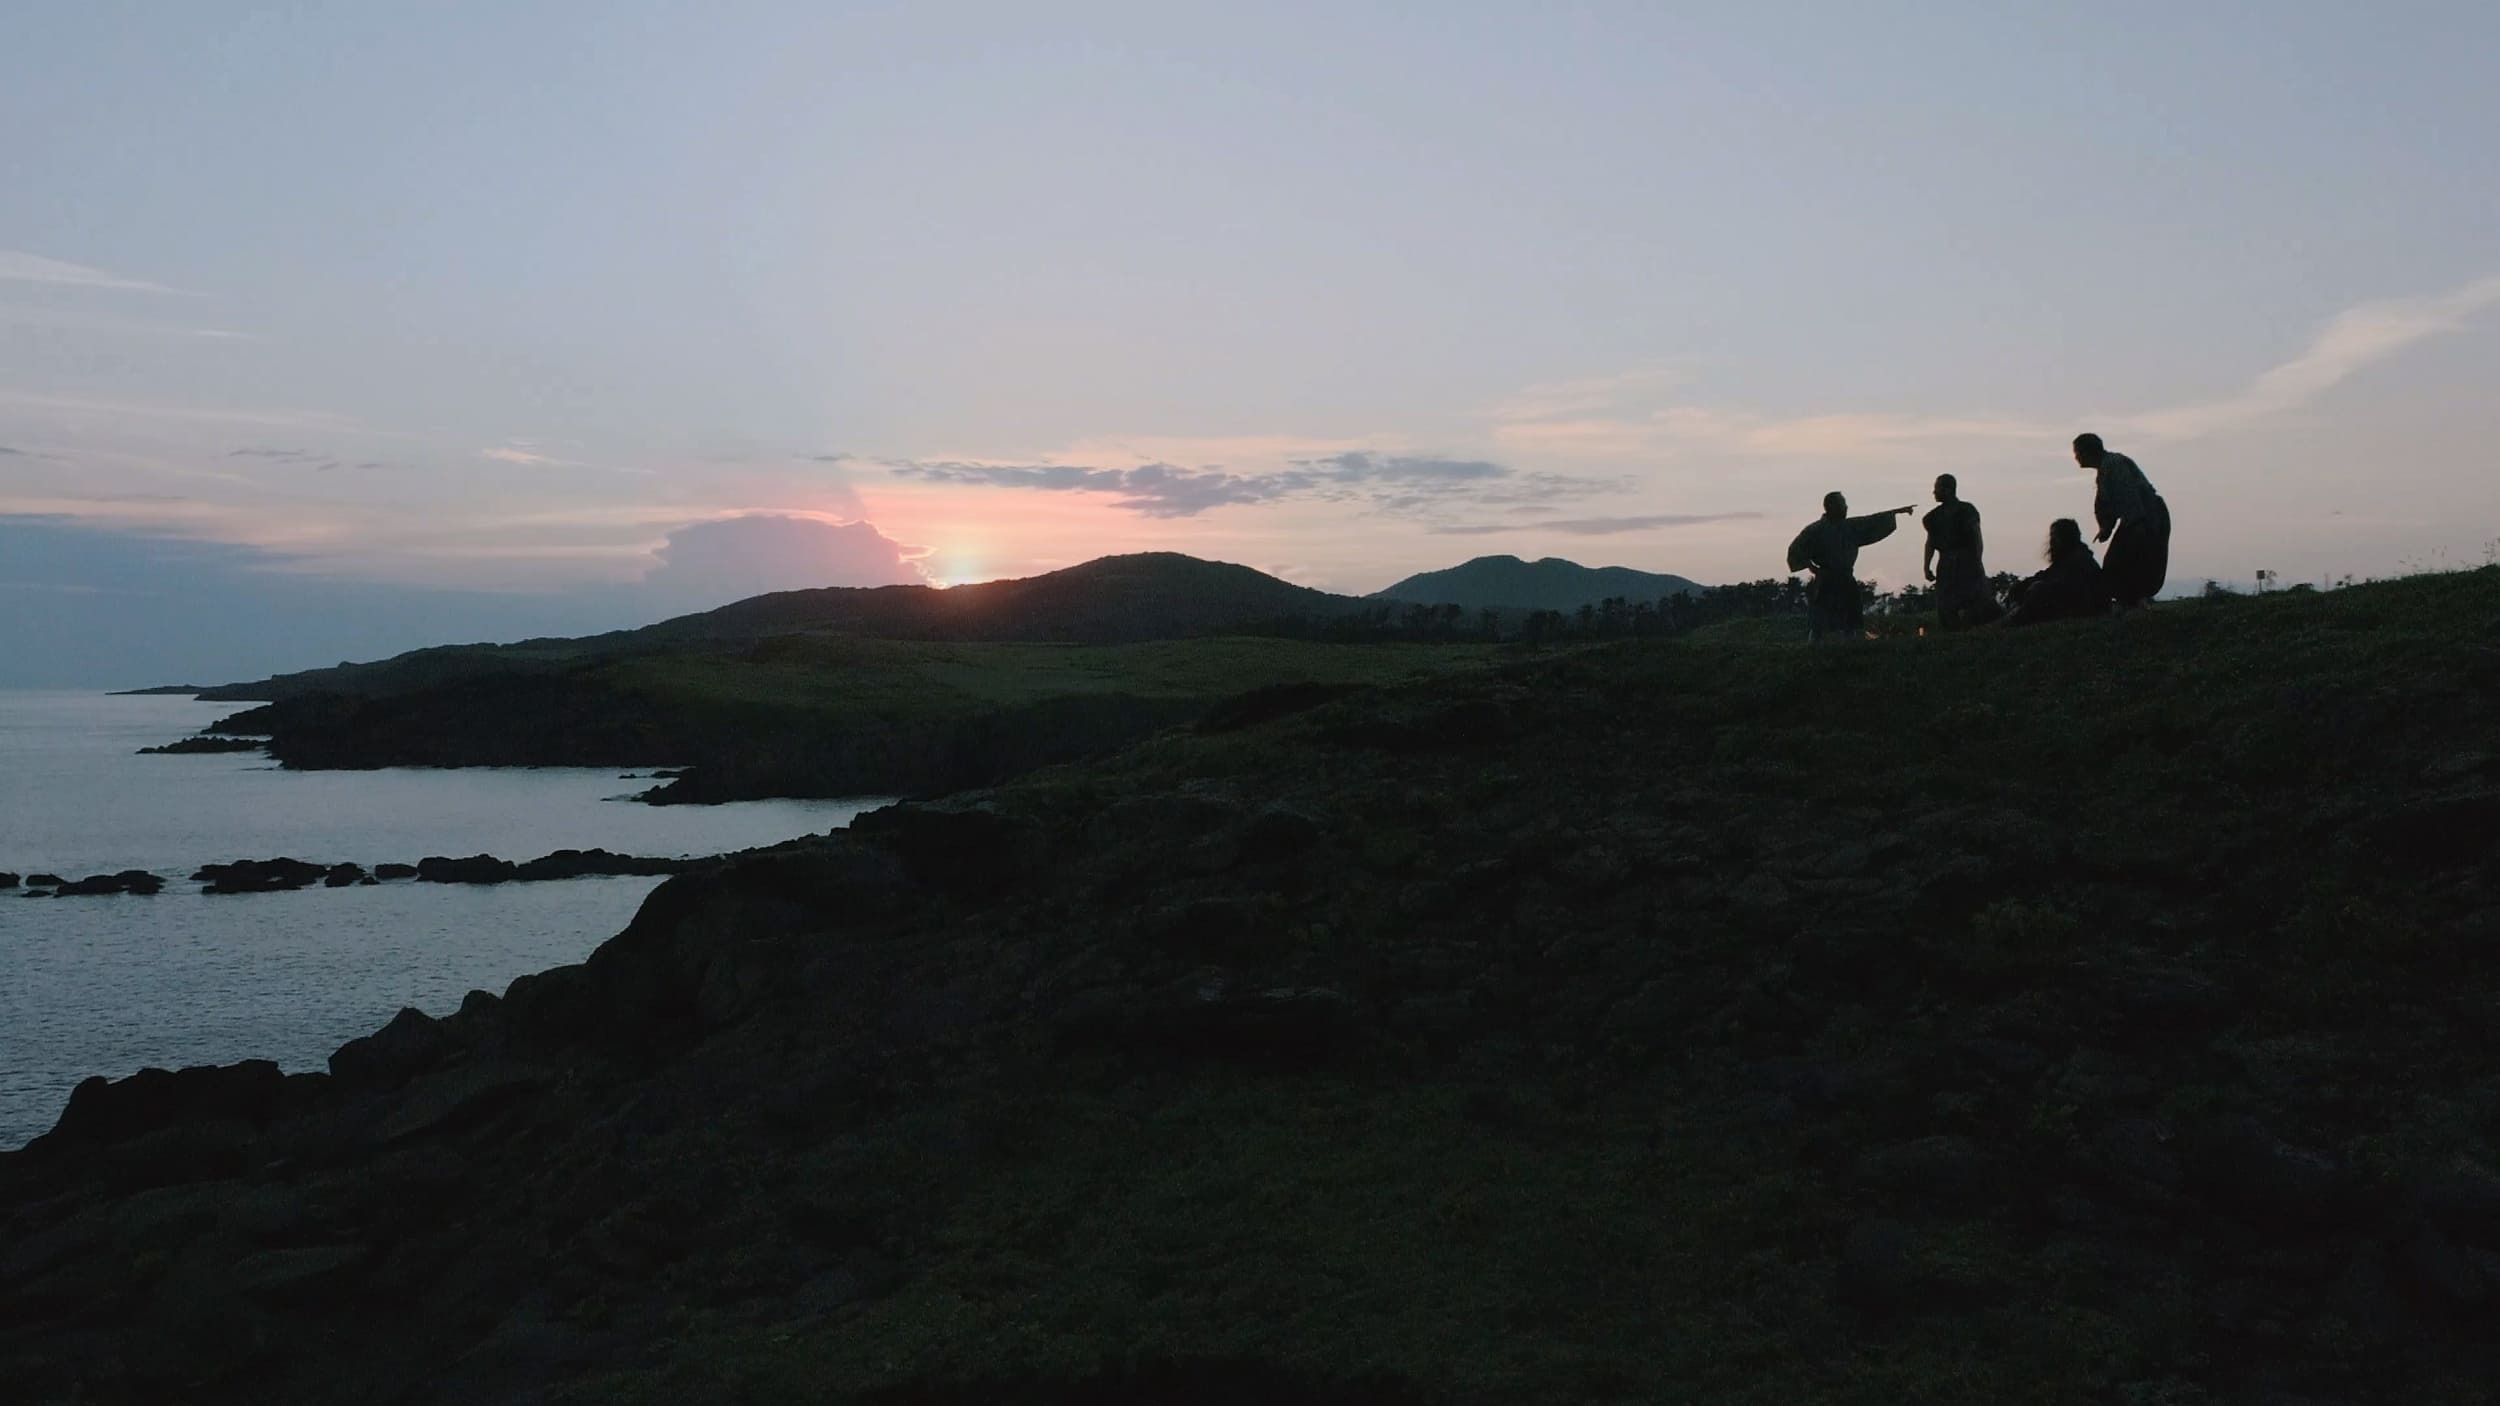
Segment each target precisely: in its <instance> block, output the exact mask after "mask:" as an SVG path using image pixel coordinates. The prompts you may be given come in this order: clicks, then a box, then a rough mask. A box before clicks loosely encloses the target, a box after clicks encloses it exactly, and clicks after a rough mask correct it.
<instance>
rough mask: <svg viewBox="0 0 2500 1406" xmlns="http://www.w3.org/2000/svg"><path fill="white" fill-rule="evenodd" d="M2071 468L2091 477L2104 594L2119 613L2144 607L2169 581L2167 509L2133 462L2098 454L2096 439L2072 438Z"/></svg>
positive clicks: (2110, 453)
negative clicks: (2105, 548) (2103, 552)
mask: <svg viewBox="0 0 2500 1406" xmlns="http://www.w3.org/2000/svg"><path fill="white" fill-rule="evenodd" d="M2075 462H2076V463H2078V464H2081V465H2082V466H2083V467H2085V468H2087V469H2090V470H2091V471H2092V474H2093V477H2094V479H2095V480H2096V483H2097V486H2096V487H2095V488H2094V489H2093V492H2092V517H2093V519H2094V520H2095V521H2097V522H2098V523H2100V525H2101V535H2099V536H2098V537H2095V538H2093V539H2092V540H2093V541H2095V542H2107V543H2109V560H2108V561H2107V562H2105V563H2104V564H2103V565H2102V568H2101V569H2102V570H2103V571H2104V572H2106V573H2107V574H2108V576H2109V593H2110V595H2111V597H2112V598H2114V599H2115V600H2116V601H2117V602H2118V608H2119V609H2120V610H2132V609H2134V608H2135V607H2137V606H2139V605H2144V604H2147V603H2149V602H2150V601H2151V600H2152V599H2153V597H2154V596H2156V595H2159V594H2160V593H2161V587H2162V582H2163V581H2164V580H2165V579H2167V578H2168V577H2169V575H2170V505H2169V504H2168V503H2165V502H2163V501H2162V497H2161V495H2160V494H2159V493H2156V492H2154V491H2153V481H2152V480H2151V479H2148V478H2146V477H2145V476H2144V470H2142V469H2140V468H2137V467H2136V464H2135V460H2133V459H2130V458H2128V457H2127V456H2126V455H2124V454H2121V453H2118V452H2117V451H2116V450H2113V449H2106V448H2103V447H2102V445H2101V437H2100V436H2099V435H2096V434H2079V435H2076V436H2075Z"/></svg>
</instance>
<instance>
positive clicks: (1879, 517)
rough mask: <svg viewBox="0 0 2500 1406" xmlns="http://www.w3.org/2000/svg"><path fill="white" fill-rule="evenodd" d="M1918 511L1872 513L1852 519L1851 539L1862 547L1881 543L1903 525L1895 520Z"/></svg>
mask: <svg viewBox="0 0 2500 1406" xmlns="http://www.w3.org/2000/svg"><path fill="white" fill-rule="evenodd" d="M1916 511H1917V509H1915V508H1895V509H1893V510H1892V511H1891V512H1888V513H1871V514H1869V515H1867V516H1865V517H1853V518H1850V519H1849V520H1848V529H1849V538H1850V540H1851V541H1854V542H1856V543H1857V544H1858V545H1859V546H1861V547H1863V546H1865V545H1867V544H1868V543H1870V542H1881V541H1882V540H1884V539H1885V538H1887V537H1890V536H1891V535H1892V530H1893V529H1894V528H1896V527H1898V526H1900V525H1901V524H1900V523H1899V522H1897V521H1895V519H1897V518H1904V517H1908V516H1909V515H1910V514H1911V513H1913V512H1916Z"/></svg>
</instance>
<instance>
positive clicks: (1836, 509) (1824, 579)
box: [1788, 493, 1918, 640]
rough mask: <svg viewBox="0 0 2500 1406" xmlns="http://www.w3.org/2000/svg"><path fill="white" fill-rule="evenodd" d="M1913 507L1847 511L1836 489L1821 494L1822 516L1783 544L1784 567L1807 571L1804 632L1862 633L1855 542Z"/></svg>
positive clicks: (1878, 536) (1883, 534)
mask: <svg viewBox="0 0 2500 1406" xmlns="http://www.w3.org/2000/svg"><path fill="white" fill-rule="evenodd" d="M1916 511H1918V508H1917V505H1915V504H1913V505H1911V506H1909V507H1906V508H1890V509H1887V510H1885V511H1883V512H1880V513H1871V514H1869V515H1867V516H1865V517H1851V516H1849V500H1848V499H1847V498H1845V497H1843V496H1842V495H1840V494H1838V493H1826V494H1824V495H1823V516H1821V517H1819V518H1817V519H1815V520H1814V521H1813V522H1810V523H1808V524H1806V528H1805V530H1804V531H1803V532H1800V533H1798V534H1797V540H1795V541H1793V542H1791V543H1789V544H1788V569H1789V570H1791V571H1811V572H1813V573H1814V580H1813V582H1812V584H1810V585H1808V586H1807V587H1806V638H1807V639H1809V640H1822V639H1861V638H1863V637H1864V636H1865V634H1866V598H1865V595H1864V593H1862V592H1861V591H1859V589H1858V548H1860V547H1864V546H1869V545H1872V544H1874V543H1876V542H1881V541H1882V540H1884V539H1885V538H1887V537H1890V536H1891V535H1892V530H1893V529H1894V528H1895V527H1898V526H1899V525H1900V524H1899V523H1898V522H1897V521H1896V519H1899V518H1905V517H1908V516H1909V515H1910V514H1912V513H1914V512H1916Z"/></svg>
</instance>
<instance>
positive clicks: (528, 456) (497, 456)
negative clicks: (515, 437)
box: [478, 445, 573, 467]
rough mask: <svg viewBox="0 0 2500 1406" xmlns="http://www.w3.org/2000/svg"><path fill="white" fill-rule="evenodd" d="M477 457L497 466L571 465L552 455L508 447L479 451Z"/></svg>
mask: <svg viewBox="0 0 2500 1406" xmlns="http://www.w3.org/2000/svg"><path fill="white" fill-rule="evenodd" d="M478 457H479V458H481V459H492V460H494V461H495V462H497V463H499V464H561V465H565V466H567V467H570V466H572V464H573V461H572V460H570V459H559V458H557V457H556V456H554V455H553V454H541V453H538V452H537V451H536V450H531V449H515V448H513V447H511V446H510V445H499V446H497V447H495V448H493V449H481V450H479V451H478Z"/></svg>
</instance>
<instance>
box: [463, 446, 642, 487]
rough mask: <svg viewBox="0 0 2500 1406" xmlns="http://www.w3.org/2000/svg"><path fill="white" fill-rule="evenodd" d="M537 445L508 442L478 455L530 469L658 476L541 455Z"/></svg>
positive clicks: (640, 470) (482, 451)
mask: <svg viewBox="0 0 2500 1406" xmlns="http://www.w3.org/2000/svg"><path fill="white" fill-rule="evenodd" d="M536 444H537V441H536V440H528V439H514V440H506V441H505V442H503V443H502V444H499V445H496V446H495V447H494V448H492V449H481V450H479V451H478V452H477V453H478V457H479V458H481V459H492V460H494V461H495V462H496V463H498V464H517V465H519V466H521V467H522V468H528V469H588V470H590V471H592V472H594V473H603V474H624V475H626V476H628V477H631V478H654V477H657V476H658V475H657V474H656V473H655V472H654V471H653V470H650V469H634V468H622V467H619V466H617V465H614V464H593V463H590V462H588V461H587V460H582V459H565V458H560V457H558V456H556V455H553V454H545V453H541V452H540V451H539V450H538V449H537V448H535V447H534V446H535V445H536Z"/></svg>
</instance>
